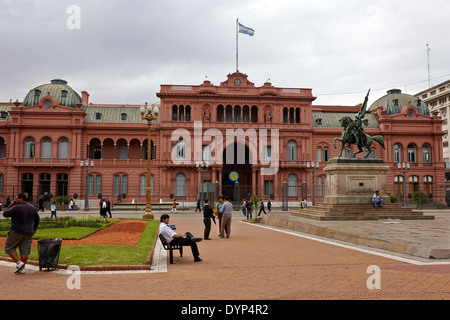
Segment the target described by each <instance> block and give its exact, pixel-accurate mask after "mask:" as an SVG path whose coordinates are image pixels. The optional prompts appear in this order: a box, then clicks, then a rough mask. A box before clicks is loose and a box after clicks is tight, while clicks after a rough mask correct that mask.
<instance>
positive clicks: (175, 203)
mask: <svg viewBox="0 0 450 320" xmlns="http://www.w3.org/2000/svg"><path fill="white" fill-rule="evenodd" d="M170 212H175V213H176V212H177V200H176V199H173V202H172V210H170Z"/></svg>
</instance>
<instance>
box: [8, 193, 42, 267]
mask: <svg viewBox="0 0 450 320" xmlns="http://www.w3.org/2000/svg"><path fill="white" fill-rule="evenodd" d="M26 198H27V195H26V194H25V193H23V192H21V193H19V194H18V195H17V197H16V198H15V199H14V200H13V202H11V205H10V206H9V207H8V208H6V209H5V211H4V212H3V216H4V217H5V218H11V224H10V227H9V232H8V235H7V236H6V241H5V253H6V254H7V255H9V256H10V257H11V259H13V261H14V262H15V263H16V270H15V271H14V272H15V273H25V265H26V263H27V260H28V256H29V255H30V252H31V242H32V238H33V235H34V234H35V233H36V229H37V228H38V226H39V221H40V218H39V214H38V212H37V210H36V208H35V207H34V206H32V205H31V204H29V203H27V202H26ZM17 247H19V254H20V259H19V256H18V255H17V251H16V249H17Z"/></svg>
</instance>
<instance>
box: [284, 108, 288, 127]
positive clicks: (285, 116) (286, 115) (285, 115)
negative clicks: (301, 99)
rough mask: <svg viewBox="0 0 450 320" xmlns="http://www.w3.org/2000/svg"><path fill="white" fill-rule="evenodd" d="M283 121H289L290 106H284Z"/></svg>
mask: <svg viewBox="0 0 450 320" xmlns="http://www.w3.org/2000/svg"><path fill="white" fill-rule="evenodd" d="M283 123H285V124H287V123H288V108H283Z"/></svg>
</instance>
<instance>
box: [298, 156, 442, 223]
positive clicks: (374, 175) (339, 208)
mask: <svg viewBox="0 0 450 320" xmlns="http://www.w3.org/2000/svg"><path fill="white" fill-rule="evenodd" d="M324 171H325V172H326V173H327V195H326V196H325V202H323V203H318V204H317V205H315V206H312V207H308V208H307V209H299V210H298V212H295V213H292V215H293V216H298V217H302V218H308V219H315V220H328V221H333V220H335V221H339V220H379V219H403V220H413V219H414V220H415V219H434V216H428V215H427V216H424V215H423V213H422V212H419V211H413V210H412V209H410V208H402V207H401V205H400V204H399V203H390V198H389V195H388V194H387V185H386V177H387V172H388V171H389V167H388V166H386V165H385V164H384V163H383V161H382V160H379V159H338V158H334V159H331V160H330V161H328V166H327V167H326V168H325V169H324ZM377 190H378V191H379V192H380V194H381V196H382V197H383V207H382V208H380V207H377V208H375V207H374V206H373V204H372V196H373V194H374V193H375V192H376V191H377Z"/></svg>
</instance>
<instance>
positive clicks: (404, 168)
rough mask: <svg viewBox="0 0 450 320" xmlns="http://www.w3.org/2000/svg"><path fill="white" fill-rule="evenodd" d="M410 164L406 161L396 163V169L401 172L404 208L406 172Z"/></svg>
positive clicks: (404, 204) (404, 203)
mask: <svg viewBox="0 0 450 320" xmlns="http://www.w3.org/2000/svg"><path fill="white" fill-rule="evenodd" d="M409 169H410V165H409V162H408V163H404V162H403V163H400V162H399V163H398V170H399V171H400V172H401V173H403V206H404V207H405V208H406V173H407V172H408V171H409Z"/></svg>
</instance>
